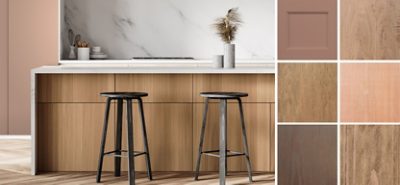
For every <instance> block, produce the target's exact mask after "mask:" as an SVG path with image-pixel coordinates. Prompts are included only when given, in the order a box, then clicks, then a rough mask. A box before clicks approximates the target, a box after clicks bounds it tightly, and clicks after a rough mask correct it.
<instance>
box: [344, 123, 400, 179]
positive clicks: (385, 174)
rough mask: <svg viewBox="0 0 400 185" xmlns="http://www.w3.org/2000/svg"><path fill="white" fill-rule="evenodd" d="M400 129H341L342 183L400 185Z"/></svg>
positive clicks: (357, 127)
mask: <svg viewBox="0 0 400 185" xmlns="http://www.w3.org/2000/svg"><path fill="white" fill-rule="evenodd" d="M399 144H400V126H399V125H380V126H377V125H368V126H366V125H346V126H342V127H341V184H342V185H360V184H367V185H383V184H400V171H399V167H400V160H399V159H400V158H399Z"/></svg>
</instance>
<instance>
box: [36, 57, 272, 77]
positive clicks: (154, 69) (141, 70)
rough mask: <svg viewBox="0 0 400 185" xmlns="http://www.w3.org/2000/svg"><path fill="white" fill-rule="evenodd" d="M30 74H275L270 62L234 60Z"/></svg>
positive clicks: (66, 67)
mask: <svg viewBox="0 0 400 185" xmlns="http://www.w3.org/2000/svg"><path fill="white" fill-rule="evenodd" d="M32 73H33V74H68V73H77V74H124V73H125V74H275V64H274V63H273V62H270V61H251V62H249V61H238V62H237V63H236V68H234V69H221V68H213V67H212V63H211V62H210V61H197V60H195V61H193V60H191V61H159V60H157V61H149V60H145V61H135V62H129V61H112V62H110V61H96V62H91V61H87V62H79V63H78V62H74V61H71V62H69V63H65V62H64V63H63V64H62V65H58V66H42V67H38V68H35V69H32Z"/></svg>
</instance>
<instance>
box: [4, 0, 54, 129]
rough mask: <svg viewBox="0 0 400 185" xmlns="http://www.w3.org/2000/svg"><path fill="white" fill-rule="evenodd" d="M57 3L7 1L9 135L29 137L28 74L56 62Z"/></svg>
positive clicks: (51, 0) (25, 0) (52, 1)
mask: <svg viewBox="0 0 400 185" xmlns="http://www.w3.org/2000/svg"><path fill="white" fill-rule="evenodd" d="M57 55H58V1H56V0H29V1H27V0H10V1H9V125H8V127H9V134H30V71H31V69H32V68H35V67H39V66H41V65H55V64H57V62H58V59H57Z"/></svg>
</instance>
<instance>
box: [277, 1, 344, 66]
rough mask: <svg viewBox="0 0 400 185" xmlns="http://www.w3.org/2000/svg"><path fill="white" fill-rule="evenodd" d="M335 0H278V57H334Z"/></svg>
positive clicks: (335, 41)
mask: <svg viewBox="0 0 400 185" xmlns="http://www.w3.org/2000/svg"><path fill="white" fill-rule="evenodd" d="M336 7H337V0H319V1H314V0H279V1H278V32H279V34H278V58H279V59H336V58H337V8H336Z"/></svg>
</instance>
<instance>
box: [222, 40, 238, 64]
mask: <svg viewBox="0 0 400 185" xmlns="http://www.w3.org/2000/svg"><path fill="white" fill-rule="evenodd" d="M224 68H228V69H229V68H235V44H225V52H224Z"/></svg>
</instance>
